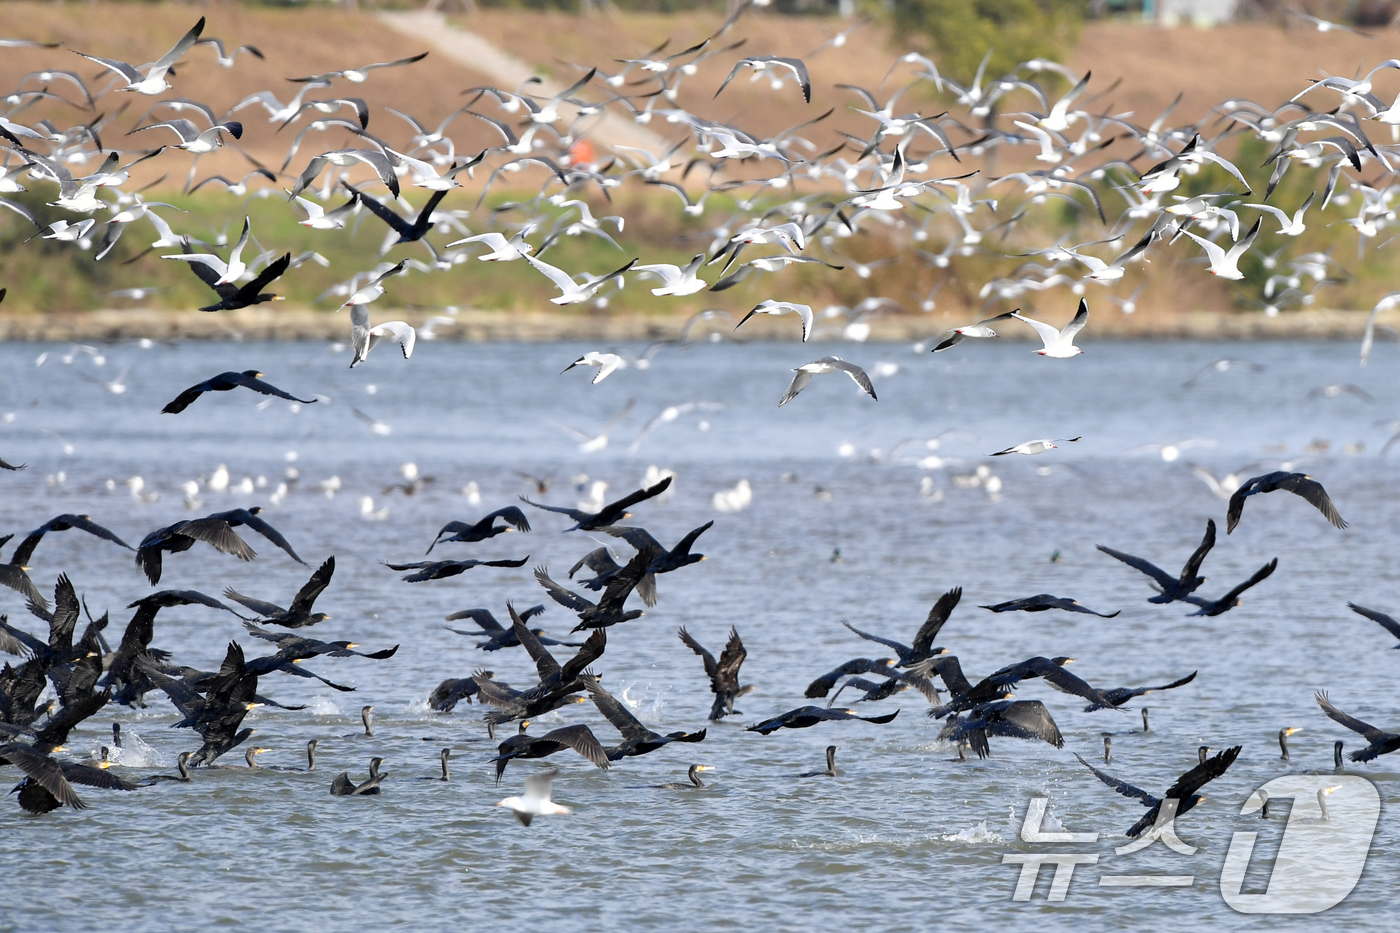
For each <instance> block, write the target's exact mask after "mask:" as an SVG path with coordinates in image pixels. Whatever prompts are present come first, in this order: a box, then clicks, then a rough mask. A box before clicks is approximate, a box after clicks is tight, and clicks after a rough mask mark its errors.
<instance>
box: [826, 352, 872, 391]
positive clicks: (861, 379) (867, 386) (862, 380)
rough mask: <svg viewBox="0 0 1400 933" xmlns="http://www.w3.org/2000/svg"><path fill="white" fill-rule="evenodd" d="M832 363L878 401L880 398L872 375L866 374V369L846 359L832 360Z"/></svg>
mask: <svg viewBox="0 0 1400 933" xmlns="http://www.w3.org/2000/svg"><path fill="white" fill-rule="evenodd" d="M831 365H832V366H834V367H835V368H836V369H839V370H841V371H842V372H843V373H845V374H846V375H848V376H850V377H851V378H852V379H854V380H855V383H856V385H858V386H860V388H861V391H862V392H864V393H865V394H866V395H868V396H870V397H871V398H873V399H876V400H877V401H878V400H879V397H878V396H876V394H875V386H874V384H873V383H871V381H870V377H869V376H867V375H866V374H865V370H863V369H861V368H860V367H859V366H857V365H856V364H855V363H848V362H846V361H845V360H832V362H831Z"/></svg>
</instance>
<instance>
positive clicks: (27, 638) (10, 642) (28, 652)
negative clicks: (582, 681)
mask: <svg viewBox="0 0 1400 933" xmlns="http://www.w3.org/2000/svg"><path fill="white" fill-rule="evenodd" d="M5 566H8V565H5ZM48 647H49V646H48V645H46V644H44V643H43V642H42V641H40V640H39V639H37V638H35V637H34V636H33V635H31V634H29V633H28V632H26V631H24V630H22V629H17V628H13V627H11V626H10V624H9V621H8V618H7V617H6V616H0V651H3V652H5V653H6V654H14V655H19V656H20V657H33V656H35V655H37V654H40V653H42V652H44V651H46V650H48ZM713 663H714V658H709V659H708V660H707V661H706V662H705V670H706V672H707V673H708V672H709V669H710V667H711V666H712V665H713Z"/></svg>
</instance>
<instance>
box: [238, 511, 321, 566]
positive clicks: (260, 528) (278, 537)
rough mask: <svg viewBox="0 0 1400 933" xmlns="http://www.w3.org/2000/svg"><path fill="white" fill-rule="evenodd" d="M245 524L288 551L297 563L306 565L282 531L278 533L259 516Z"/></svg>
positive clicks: (252, 516) (245, 521) (249, 517)
mask: <svg viewBox="0 0 1400 933" xmlns="http://www.w3.org/2000/svg"><path fill="white" fill-rule="evenodd" d="M243 523H244V524H245V525H247V526H248V527H249V528H251V529H253V530H254V531H256V532H257V533H258V534H260V535H262V536H263V537H264V538H266V539H267V540H269V541H271V542H272V543H273V544H275V545H277V546H278V547H280V548H281V549H282V550H284V551H286V552H287V554H288V555H290V556H291V558H292V560H294V561H296V562H297V563H298V564H305V563H306V561H304V560H302V559H301V558H300V557H298V556H297V552H296V551H295V550H293V549H292V545H291V544H290V543H289V542H288V541H287V539H286V538H284V537H282V533H281V532H280V531H278V530H277V529H276V528H273V527H272V526H271V525H269V524H268V523H267V522H265V521H263V520H262V519H261V518H259V517H258V516H256V515H250V516H248V518H247V519H245V520H244V522H243Z"/></svg>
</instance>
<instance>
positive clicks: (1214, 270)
mask: <svg viewBox="0 0 1400 933" xmlns="http://www.w3.org/2000/svg"><path fill="white" fill-rule="evenodd" d="M1263 222H1264V218H1263V217H1262V216H1260V217H1258V218H1256V219H1255V221H1254V226H1252V227H1250V228H1249V233H1247V234H1245V236H1244V239H1242V240H1240V241H1239V242H1238V243H1236V244H1235V245H1234V246H1232V247H1230V249H1229V252H1226V251H1225V250H1224V249H1223V248H1222V247H1219V246H1216V245H1215V244H1214V243H1212V242H1211V241H1210V240H1207V239H1205V238H1204V237H1198V236H1196V234H1194V233H1192V232H1191V231H1190V230H1183V231H1181V232H1182V233H1184V234H1186V235H1187V236H1189V237H1190V238H1191V239H1193V240H1195V241H1196V242H1197V243H1199V244H1200V246H1201V248H1202V249H1204V250H1205V251H1206V256H1207V257H1209V259H1210V268H1209V269H1207V270H1206V271H1207V272H1209V273H1210V274H1211V275H1218V276H1220V277H1221V278H1222V279H1232V280H1235V281H1238V280H1239V279H1242V278H1244V273H1243V272H1241V271H1240V269H1239V261H1240V257H1241V256H1243V255H1244V254H1245V253H1247V252H1249V248H1250V247H1251V246H1253V245H1254V240H1255V238H1256V237H1257V236H1259V225H1260V224H1262V223H1263Z"/></svg>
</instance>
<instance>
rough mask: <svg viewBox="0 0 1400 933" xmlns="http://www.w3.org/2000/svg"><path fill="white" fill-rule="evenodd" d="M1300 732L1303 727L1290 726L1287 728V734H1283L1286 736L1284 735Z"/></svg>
mask: <svg viewBox="0 0 1400 933" xmlns="http://www.w3.org/2000/svg"><path fill="white" fill-rule="evenodd" d="M1302 731H1303V727H1302V726H1291V727H1289V730H1288V732H1287V733H1285V734H1286V735H1292V734H1293V733H1295V732H1302Z"/></svg>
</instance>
